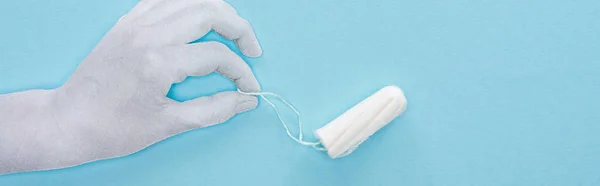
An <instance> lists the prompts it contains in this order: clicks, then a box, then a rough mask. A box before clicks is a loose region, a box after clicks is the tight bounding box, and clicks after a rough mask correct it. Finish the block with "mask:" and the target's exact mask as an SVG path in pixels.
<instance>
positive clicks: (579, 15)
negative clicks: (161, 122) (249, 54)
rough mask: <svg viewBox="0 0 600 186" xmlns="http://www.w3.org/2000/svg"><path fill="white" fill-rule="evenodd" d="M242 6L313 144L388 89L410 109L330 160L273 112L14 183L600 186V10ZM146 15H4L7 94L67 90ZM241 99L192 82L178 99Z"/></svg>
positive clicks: (595, 6)
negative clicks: (107, 41) (115, 31)
mask: <svg viewBox="0 0 600 186" xmlns="http://www.w3.org/2000/svg"><path fill="white" fill-rule="evenodd" d="M228 2H229V3H230V4H232V6H234V7H235V8H236V10H237V11H238V12H239V13H240V14H241V15H242V16H243V17H245V18H247V19H248V20H249V21H250V22H251V23H252V25H253V27H254V29H255V31H256V33H257V35H258V38H259V41H260V43H261V45H262V47H263V49H264V54H263V56H262V57H260V58H256V59H247V61H248V63H249V64H250V65H251V67H252V69H253V71H254V72H255V74H256V76H257V78H258V79H259V81H260V83H261V85H262V88H263V90H264V91H269V92H275V93H277V94H280V95H282V96H283V97H285V98H286V99H288V101H290V102H291V103H292V104H294V105H295V106H296V107H297V108H298V110H299V111H300V112H301V113H302V115H303V117H304V118H303V119H304V120H303V121H304V124H305V127H304V131H303V132H305V133H307V134H308V135H307V136H309V137H310V139H314V138H313V137H312V136H311V135H310V134H311V133H312V131H313V130H315V129H317V128H319V127H321V126H323V125H325V124H327V123H328V122H329V121H330V120H332V119H334V118H335V117H337V116H339V115H340V114H342V113H343V112H344V111H345V110H346V109H348V108H350V107H352V106H353V105H354V104H356V103H358V102H359V101H361V100H362V99H364V98H366V97H367V96H369V95H370V94H371V93H373V92H375V91H377V90H378V89H379V88H381V87H383V86H386V85H389V84H395V85H398V86H400V87H401V88H402V89H403V90H404V91H405V94H406V97H407V99H408V103H409V104H408V110H407V112H406V113H405V114H404V115H402V116H401V117H399V118H398V119H396V120H394V121H393V122H392V123H391V124H390V125H388V126H387V127H386V128H384V129H383V130H381V131H380V132H378V133H377V134H376V135H375V136H373V137H372V138H371V139H369V140H367V141H366V142H365V143H363V144H362V145H361V146H360V147H359V148H358V149H357V150H356V151H355V152H354V153H352V154H351V155H350V156H348V157H345V158H342V159H336V160H332V159H329V158H328V157H327V156H326V154H324V153H322V152H317V151H315V150H313V149H311V148H308V147H305V146H301V145H298V144H296V143H295V142H294V141H292V140H291V139H289V138H288V137H287V136H286V134H285V132H284V130H283V128H282V127H281V125H280V123H279V121H278V120H277V117H276V116H275V114H274V112H273V110H271V108H270V107H268V105H267V104H265V102H261V103H260V105H259V107H258V108H257V109H256V110H253V111H251V112H248V113H244V114H242V115H239V116H237V117H235V118H233V119H232V120H230V121H228V122H226V123H225V124H222V125H218V126H215V127H210V128H205V129H199V130H194V131H191V132H187V133H184V134H181V135H178V136H175V137H173V138H170V139H168V140H165V141H162V142H160V143H158V144H155V145H153V146H151V147H149V148H147V149H145V150H143V151H141V152H139V153H136V154H133V155H131V156H127V157H123V158H117V159H111V160H106V161H99V162H94V163H90V164H85V165H83V166H78V167H74V168H68V169H61V170H55V171H43V172H32V173H20V174H12V175H6V176H0V185H278V186H279V185H457V186H458V185H460V186H462V185H489V186H493V185H524V186H525V185H527V186H529V185H557V186H558V185H561V186H562V185H600V2H599V1H594V0H580V1H542V0H531V1H521V0H505V1H489V0H456V1H438V0H424V1H398V0H377V1H372V0H346V1H328V0H261V1H248V0H228ZM135 3H137V1H135V0H104V1H77V0H59V1H35V0H19V1H3V2H1V3H0V93H8V92H15V91H21V90H28V89H33V88H54V87H58V86H60V85H61V84H62V83H63V82H64V81H66V80H67V79H68V77H69V75H70V73H71V72H72V71H73V70H74V69H75V68H76V67H77V65H78V64H79V63H80V62H81V61H82V60H83V59H84V58H85V57H86V55H87V54H88V53H89V52H90V51H91V50H92V49H93V47H94V46H95V45H96V43H97V42H98V41H99V40H100V39H101V38H102V36H103V34H105V33H106V32H107V31H108V30H109V29H110V28H111V26H112V25H113V24H114V23H115V22H116V21H117V20H118V18H119V17H120V16H121V15H123V14H125V13H126V12H127V11H128V10H129V9H130V8H132V7H133V6H134V5H135ZM205 40H219V41H224V40H223V39H222V38H220V37H218V36H217V35H216V34H214V33H211V34H209V35H208V36H206V37H205V38H202V39H201V41H205ZM225 42H227V44H228V45H229V46H231V47H232V49H235V46H234V45H232V43H231V42H230V41H225ZM234 89H235V87H234V86H233V84H232V83H231V82H229V81H228V80H226V79H225V78H222V77H220V76H217V75H211V76H209V77H204V78H198V77H194V78H189V79H188V81H186V82H184V83H182V84H177V85H175V86H174V88H173V90H172V91H171V92H170V93H169V97H172V98H174V99H177V100H187V99H192V98H193V97H196V96H200V95H208V94H210V93H214V92H217V91H221V90H234ZM286 112H287V114H286V116H288V117H287V119H288V120H289V121H290V122H292V121H293V119H294V118H293V117H292V115H291V112H290V111H289V110H287V111H286ZM292 124H294V123H292ZM0 130H1V129H0ZM295 132H297V131H295Z"/></svg>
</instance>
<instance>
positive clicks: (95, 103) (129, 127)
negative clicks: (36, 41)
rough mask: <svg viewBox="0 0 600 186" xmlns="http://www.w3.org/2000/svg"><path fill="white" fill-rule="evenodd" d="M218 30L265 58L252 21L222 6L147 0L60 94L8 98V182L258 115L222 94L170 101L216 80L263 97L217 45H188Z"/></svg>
mask: <svg viewBox="0 0 600 186" xmlns="http://www.w3.org/2000/svg"><path fill="white" fill-rule="evenodd" d="M211 30H214V31H216V32H217V33H219V34H221V35H222V36H224V37H225V38H228V39H231V40H234V41H235V42H236V43H237V45H238V47H239V48H240V50H241V51H242V53H244V54H245V55H247V56H250V57H257V56H260V55H261V53H262V50H261V48H260V46H259V44H258V42H257V39H256V37H255V35H254V31H253V29H252V27H251V26H250V24H249V23H248V21H246V20H245V19H243V18H241V17H239V16H238V15H237V13H236V11H235V10H234V9H233V8H232V7H231V6H230V5H228V4H227V3H225V2H223V1H221V0H145V1H141V2H140V3H139V4H138V5H136V6H135V7H134V8H133V9H132V11H131V12H130V13H128V14H127V15H126V16H124V17H123V18H122V19H121V20H120V21H119V22H118V23H117V24H116V25H115V26H114V27H113V29H111V30H110V31H109V32H108V33H107V34H106V36H105V37H104V38H103V39H102V40H101V41H100V43H99V44H98V45H97V46H96V48H95V49H94V50H93V51H92V53H91V54H89V55H88V57H87V58H86V59H85V60H84V61H83V62H82V63H81V65H80V66H79V67H78V68H77V70H76V71H75V72H74V73H73V75H72V76H71V78H70V79H69V80H68V81H67V82H66V83H65V84H64V85H63V86H61V87H59V88H57V89H54V90H30V91H25V92H19V93H12V94H6V95H0V174H4V173H11V172H21V171H33V170H48V169H56V168H64V167H70V166H75V165H79V164H83V163H86V162H90V161H95V160H100V159H107V158H113V157H119V156H124V155H128V154H131V153H134V152H137V151H139V150H141V149H143V148H145V147H147V146H149V145H151V144H153V143H156V142H158V141H160V140H163V139H165V138H167V137H170V136H172V135H176V134H178V133H182V132H185V131H188V130H191V129H196V128H201V127H206V126H210V125H214V124H219V123H223V122H225V121H226V120H228V119H229V118H231V117H232V116H234V115H235V114H238V113H241V112H244V111H248V110H250V109H253V108H255V107H256V105H257V99H256V97H254V96H248V95H243V94H240V93H238V92H237V91H231V92H222V93H218V94H215V95H213V96H210V97H200V98H197V99H193V100H190V101H186V102H177V101H173V100H171V99H169V98H167V97H165V96H166V94H167V92H168V91H169V88H170V86H171V85H172V84H173V83H177V82H181V81H183V80H184V79H185V78H186V77H188V76H202V75H207V74H209V73H212V72H218V73H220V74H222V75H224V76H226V77H227V78H229V79H231V80H232V81H233V82H234V83H235V84H236V85H237V86H238V88H239V89H240V90H242V91H245V92H259V91H260V88H259V84H258V82H257V81H256V79H255V78H254V75H253V74H252V71H251V70H250V68H249V67H248V65H247V64H246V63H245V62H244V61H243V60H242V59H241V58H240V57H239V56H237V55H236V54H235V53H234V52H232V51H230V50H229V49H228V48H227V47H226V46H225V45H223V44H221V43H217V42H204V43H196V44H188V43H189V42H191V41H194V40H196V39H198V38H200V37H202V36H204V35H205V34H207V33H208V32H209V31H211Z"/></svg>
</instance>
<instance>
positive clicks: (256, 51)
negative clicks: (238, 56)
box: [236, 34, 263, 57]
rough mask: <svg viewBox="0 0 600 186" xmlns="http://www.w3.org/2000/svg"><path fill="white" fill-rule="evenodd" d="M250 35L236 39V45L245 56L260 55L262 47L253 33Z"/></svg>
mask: <svg viewBox="0 0 600 186" xmlns="http://www.w3.org/2000/svg"><path fill="white" fill-rule="evenodd" d="M251 35H252V36H248V37H242V38H240V39H238V40H237V41H236V43H237V45H238V47H239V48H240V50H241V51H242V53H243V54H244V55H245V56H248V57H260V56H261V55H262V52H263V51H262V48H261V47H260V44H259V43H258V40H257V39H256V36H254V34H251Z"/></svg>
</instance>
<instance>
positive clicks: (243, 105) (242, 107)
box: [235, 94, 258, 113]
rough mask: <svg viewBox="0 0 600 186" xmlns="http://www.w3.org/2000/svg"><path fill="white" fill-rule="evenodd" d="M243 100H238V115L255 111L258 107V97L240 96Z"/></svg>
mask: <svg viewBox="0 0 600 186" xmlns="http://www.w3.org/2000/svg"><path fill="white" fill-rule="evenodd" d="M240 96H241V98H240V99H239V100H238V104H237V106H236V109H235V111H236V113H241V112H246V111H249V110H252V109H255V108H256V107H257V106H258V98H256V96H251V95H244V94H240Z"/></svg>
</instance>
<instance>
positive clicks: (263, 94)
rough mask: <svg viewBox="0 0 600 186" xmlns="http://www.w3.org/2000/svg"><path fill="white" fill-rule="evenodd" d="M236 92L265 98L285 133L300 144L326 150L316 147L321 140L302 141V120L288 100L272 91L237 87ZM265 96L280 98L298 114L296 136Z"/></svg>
mask: <svg viewBox="0 0 600 186" xmlns="http://www.w3.org/2000/svg"><path fill="white" fill-rule="evenodd" d="M238 92H239V93H241V94H245V95H251V96H260V97H261V98H262V99H263V100H265V101H266V102H267V103H269V105H271V107H273V109H274V110H275V113H276V114H277V117H278V118H279V121H281V124H282V125H283V128H284V129H285V132H286V133H287V135H288V136H289V137H290V138H292V139H293V140H294V141H296V142H298V143H300V144H302V145H306V146H311V147H313V148H314V149H316V150H319V151H326V149H325V148H322V147H318V145H320V144H321V142H308V141H304V140H303V137H304V136H303V135H302V120H300V112H298V110H296V108H294V106H292V104H290V103H289V102H287V101H286V100H285V99H283V98H282V97H281V96H279V95H277V94H274V93H270V92H242V91H241V90H239V89H238ZM266 96H274V97H276V98H277V99H279V100H281V101H282V102H283V103H285V104H286V105H287V106H288V107H289V108H290V109H292V110H293V111H294V113H296V116H298V130H299V132H298V133H299V134H298V138H296V137H294V135H292V133H291V132H290V129H289V127H288V126H287V123H286V122H285V121H284V120H283V117H282V116H281V113H279V109H278V108H277V106H275V104H273V102H271V100H269V99H267V97H266Z"/></svg>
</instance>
